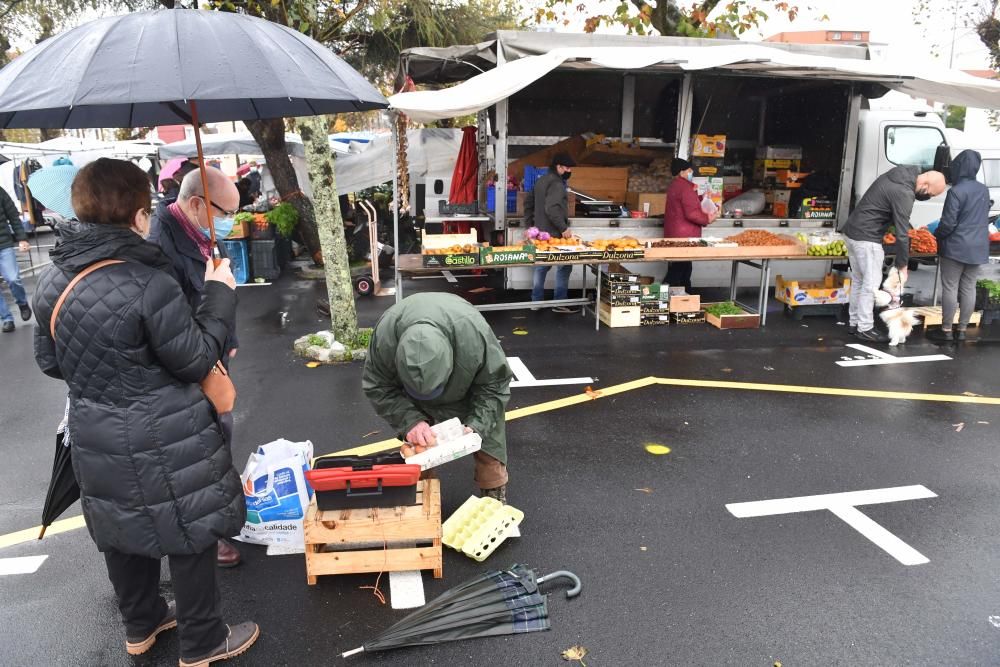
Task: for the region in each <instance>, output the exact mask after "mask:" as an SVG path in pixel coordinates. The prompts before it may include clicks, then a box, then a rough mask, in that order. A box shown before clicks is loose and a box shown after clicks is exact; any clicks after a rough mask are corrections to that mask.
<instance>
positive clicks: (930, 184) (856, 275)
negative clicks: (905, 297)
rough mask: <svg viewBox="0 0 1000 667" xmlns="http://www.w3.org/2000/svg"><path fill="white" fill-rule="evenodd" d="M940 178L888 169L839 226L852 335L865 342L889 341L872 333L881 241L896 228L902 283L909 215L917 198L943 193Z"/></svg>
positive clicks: (933, 174)
mask: <svg viewBox="0 0 1000 667" xmlns="http://www.w3.org/2000/svg"><path fill="white" fill-rule="evenodd" d="M945 187H947V186H946V184H945V180H944V174H942V173H941V172H939V171H925V172H923V173H921V172H920V168H919V167H910V166H901V167H893V168H892V169H890V170H889V171H887V172H885V173H884V174H882V175H881V176H879V177H878V178H876V179H875V182H874V183H872V184H871V187H869V188H868V191H867V192H865V194H864V196H863V197H862V198H861V201H860V202H858V205H857V207H856V208H855V209H854V210H853V211H851V215H850V216H849V217H848V218H847V224H846V225H845V226H844V230H843V231H844V236H846V237H847V256H848V258H849V259H850V262H851V307H850V315H851V317H850V328H849V329H848V330H849V331H850V332H851V333H853V334H854V335H856V336H857V337H858V338H859V339H860V340H862V341H865V342H869V343H885V342H888V340H889V339H888V338H887V337H886V335H885V334H883V333H882V332H880V331H878V330H877V329H875V292H876V290H878V288H879V286H880V285H881V284H882V264H883V262H884V261H885V250H883V248H882V237H883V236H885V233H886V232H887V231H888V230H889V227H890V226H891V225H894V226H895V228H896V260H895V265H896V268H897V269H899V274H900V277H901V278H902V279H903V282H906V266H907V264H908V262H909V260H910V237H909V234H910V213H911V212H912V211H913V202H914V200H916V199H919V200H920V201H926V200H928V199H930V198H931V197H937V196H938V195H939V194H941V193H942V192H944V190H945Z"/></svg>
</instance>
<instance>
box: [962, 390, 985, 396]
mask: <svg viewBox="0 0 1000 667" xmlns="http://www.w3.org/2000/svg"><path fill="white" fill-rule="evenodd" d="M962 396H982V394H977V393H975V392H973V391H963V392H962Z"/></svg>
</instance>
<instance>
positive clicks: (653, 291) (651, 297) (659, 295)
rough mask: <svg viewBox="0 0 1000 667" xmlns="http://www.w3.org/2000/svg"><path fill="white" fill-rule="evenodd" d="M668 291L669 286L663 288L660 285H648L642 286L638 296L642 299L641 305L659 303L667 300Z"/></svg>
mask: <svg viewBox="0 0 1000 667" xmlns="http://www.w3.org/2000/svg"><path fill="white" fill-rule="evenodd" d="M669 289H670V286H669V285H668V286H666V288H664V286H663V285H662V284H661V283H650V284H649V285H643V286H642V288H641V290H640V296H641V297H642V301H643V303H647V302H649V303H659V302H661V301H664V300H669V298H668V295H669Z"/></svg>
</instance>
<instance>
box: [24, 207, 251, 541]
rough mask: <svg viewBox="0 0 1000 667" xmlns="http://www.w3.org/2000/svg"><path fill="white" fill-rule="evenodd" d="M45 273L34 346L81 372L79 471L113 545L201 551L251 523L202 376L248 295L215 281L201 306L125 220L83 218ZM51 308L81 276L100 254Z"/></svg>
mask: <svg viewBox="0 0 1000 667" xmlns="http://www.w3.org/2000/svg"><path fill="white" fill-rule="evenodd" d="M61 231H62V234H63V242H62V243H61V244H60V245H59V247H58V248H56V249H55V250H54V251H53V252H52V253H51V257H52V261H53V264H54V266H52V267H50V268H49V269H48V270H47V271H46V272H45V273H43V274H42V276H41V277H40V278H39V281H38V289H37V291H36V292H35V298H34V307H35V313H36V318H37V321H38V327H37V329H36V331H35V359H36V361H37V362H38V365H39V367H40V368H41V369H42V371H43V372H45V374H47V375H50V376H52V377H55V378H62V379H64V380H66V384H67V385H69V395H70V415H69V428H70V433H71V434H72V443H73V444H72V447H73V471H74V472H75V474H76V479H77V481H78V482H79V484H80V490H81V497H82V504H83V514H84V517H85V518H86V520H87V528H88V529H89V531H90V534H91V536H92V537H93V539H94V542H96V543H97V546H98V548H99V549H100V550H102V551H107V550H110V549H114V550H117V551H120V552H123V553H128V554H137V555H141V556H147V557H151V558H159V557H161V556H164V555H169V554H195V553H201V552H202V551H204V550H205V549H207V548H208V547H210V546H211V545H212V544H214V543H215V542H216V540H218V539H219V538H220V537H228V536H231V535H235V534H236V533H238V532H239V530H240V528H241V527H242V525H243V521H244V518H245V514H246V508H245V505H244V501H243V493H242V488H241V484H240V478H239V475H238V473H237V472H236V470H234V469H233V464H232V456H231V453H230V451H229V447H228V445H226V444H225V443H224V441H223V437H222V432H221V430H220V427H219V424H218V420H217V415H216V414H215V411H214V409H213V407H212V405H211V404H210V403H209V402H208V399H206V398H205V395H204V394H203V393H202V391H201V387H200V386H199V382H200V381H201V379H202V378H204V377H205V375H207V374H208V372H209V370H210V369H211V367H212V365H213V364H214V363H215V362H216V361H217V360H218V359H219V358H220V355H221V353H222V348H223V343H224V341H225V340H226V337H227V336H228V335H229V333H230V332H231V331H232V329H233V323H234V321H235V310H236V295H235V293H234V292H233V290H231V289H229V288H228V287H226V286H225V285H222V284H219V283H209V284H208V285H207V286H206V288H205V293H204V296H205V298H204V300H203V302H202V304H201V306H200V307H199V309H198V312H197V313H196V314H194V315H193V316H192V313H191V308H190V306H188V303H187V300H186V299H185V298H184V294H183V292H181V288H180V286H179V285H178V284H177V282H176V281H175V280H174V279H173V277H172V276H171V275H170V273H169V271H170V263H169V261H168V260H167V259H166V258H165V257H164V256H163V253H162V252H161V251H160V249H159V248H158V247H157V246H155V245H153V244H151V243H147V242H146V241H143V240H142V239H141V238H140V237H139V236H137V235H136V234H134V233H133V232H131V231H129V230H127V229H120V228H110V227H105V226H97V225H88V224H81V223H74V224H72V225H70V226H66V227H64V228H63V229H62V230H61ZM109 258H115V259H123V260H126V263H124V264H116V265H113V266H108V267H104V268H101V269H99V270H97V271H96V272H94V273H92V274H91V275H88V276H87V277H86V278H84V279H83V280H82V281H81V282H80V283H79V284H77V286H76V287H75V288H74V289H73V291H72V292H71V293H70V295H69V297H68V298H67V299H66V302H65V303H64V304H63V307H62V310H61V312H60V313H59V318H58V321H57V323H56V340H55V341H53V340H52V338H51V337H50V335H49V321H50V318H51V316H52V310H53V308H54V307H55V303H56V301H57V300H58V298H59V295H60V294H61V293H62V291H63V290H64V289H65V287H66V285H67V284H68V283H69V281H70V280H71V278H72V277H73V276H74V275H75V274H77V273H79V272H80V271H81V270H82V269H84V268H85V267H87V266H89V265H91V264H93V263H94V262H97V261H99V260H102V259H109Z"/></svg>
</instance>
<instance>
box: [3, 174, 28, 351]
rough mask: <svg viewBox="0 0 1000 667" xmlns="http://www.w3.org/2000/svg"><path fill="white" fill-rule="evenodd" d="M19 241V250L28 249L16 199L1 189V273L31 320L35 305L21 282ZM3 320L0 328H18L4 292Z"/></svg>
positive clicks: (23, 312) (7, 330)
mask: <svg viewBox="0 0 1000 667" xmlns="http://www.w3.org/2000/svg"><path fill="white" fill-rule="evenodd" d="M15 243H17V250H19V251H21V252H28V249H29V246H28V235H27V234H25V233H24V226H23V225H22V224H21V215H20V213H18V211H17V206H16V205H15V204H14V200H13V199H11V198H10V195H8V194H7V191H6V190H4V189H3V188H0V276H2V277H3V279H4V280H6V281H7V286H8V287H10V293H11V294H13V295H14V301H15V302H17V306H18V309H19V310H20V311H21V319H22V320H24V321H25V322H27V321H28V320H30V319H31V307H30V306H29V305H28V293H27V292H25V290H24V283H23V282H21V272H20V271H19V270H18V268H17V255H16V254H15V251H14V244H15ZM0 322H2V323H3V324H2V325H0V331H3V333H10V332H11V331H13V330H14V316H13V315H12V314H11V312H10V308H9V307H8V306H7V300H6V299H5V298H4V296H3V295H2V294H0Z"/></svg>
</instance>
